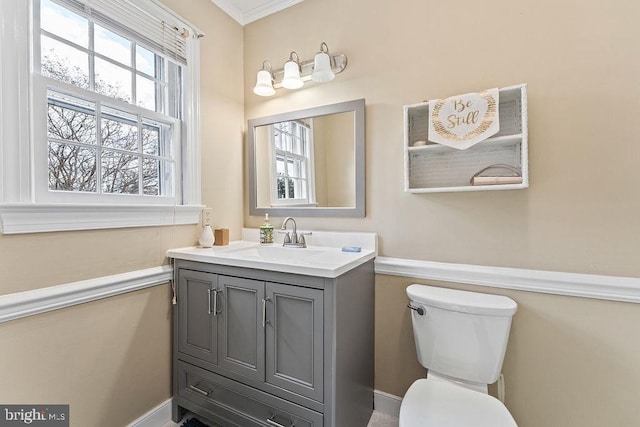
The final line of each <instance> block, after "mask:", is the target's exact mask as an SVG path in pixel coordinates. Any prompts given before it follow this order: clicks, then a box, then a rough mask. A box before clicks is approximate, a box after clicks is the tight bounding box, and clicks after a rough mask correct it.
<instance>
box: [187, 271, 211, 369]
mask: <svg viewBox="0 0 640 427" xmlns="http://www.w3.org/2000/svg"><path fill="white" fill-rule="evenodd" d="M216 281H217V275H216V274H211V273H202V272H199V271H191V270H184V269H180V270H179V272H178V289H177V292H178V316H179V317H178V331H177V334H178V351H179V352H181V353H184V354H188V355H190V356H193V357H197V358H198V359H202V360H204V361H207V362H211V363H217V354H218V350H217V339H218V337H217V332H218V331H217V322H216V317H215V316H214V315H213V310H212V309H213V307H212V304H213V303H212V293H213V292H214V290H215V289H216Z"/></svg>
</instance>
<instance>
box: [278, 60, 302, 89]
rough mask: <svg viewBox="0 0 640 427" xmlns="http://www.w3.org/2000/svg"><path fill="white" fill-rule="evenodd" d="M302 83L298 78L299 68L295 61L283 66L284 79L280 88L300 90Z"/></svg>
mask: <svg viewBox="0 0 640 427" xmlns="http://www.w3.org/2000/svg"><path fill="white" fill-rule="evenodd" d="M303 85H304V82H303V81H302V79H301V78H300V66H298V63H297V62H295V61H289V62H287V63H286V64H284V78H283V79H282V87H284V88H287V89H300V88H301V87H302V86H303Z"/></svg>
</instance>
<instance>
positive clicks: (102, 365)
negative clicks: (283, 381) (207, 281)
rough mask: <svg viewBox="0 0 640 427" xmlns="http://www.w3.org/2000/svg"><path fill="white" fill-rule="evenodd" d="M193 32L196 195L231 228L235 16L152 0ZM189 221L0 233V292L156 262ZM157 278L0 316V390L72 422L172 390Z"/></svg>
mask: <svg viewBox="0 0 640 427" xmlns="http://www.w3.org/2000/svg"><path fill="white" fill-rule="evenodd" d="M163 3H165V4H166V5H168V6H169V7H171V8H173V9H174V10H176V11H177V12H178V13H180V14H182V16H184V17H185V18H186V19H187V20H189V21H190V22H192V23H193V24H194V25H196V26H197V27H199V29H200V30H202V31H203V32H205V33H206V37H205V38H203V39H202V40H201V94H200V96H201V112H202V117H201V127H202V128H201V133H202V203H203V204H206V205H208V206H211V207H213V224H214V226H216V227H220V226H223V227H228V228H229V229H230V233H231V237H232V238H235V239H237V238H239V237H240V233H241V228H242V222H243V221H242V209H243V206H242V179H243V178H242V171H241V168H240V165H241V164H242V140H243V133H242V132H243V123H244V110H243V82H242V27H241V26H240V25H239V24H237V23H236V22H235V21H233V20H232V19H231V18H229V17H228V16H227V15H226V14H224V13H223V12H222V11H221V10H220V9H218V8H217V7H216V6H214V4H213V3H212V2H211V1H209V0H191V1H188V2H184V1H180V0H163ZM198 234H199V227H198V226H195V225H193V226H176V227H147V228H128V229H115V230H97V231H74V232H59V233H41V234H25V235H11V236H9V235H0V260H2V261H0V295H2V294H8V293H12V292H19V291H25V290H31V289H38V288H43V287H47V286H53V285H58V284H63V283H68V282H75V281H79V280H85V279H91V278H95V277H101V276H105V275H111V274H117V273H123V272H128V271H133V270H138V269H143V268H149V267H155V266H159V265H162V264H165V263H166V262H167V260H166V258H165V256H164V254H165V252H166V250H167V249H169V248H171V247H182V246H190V245H193V244H195V243H196V242H197V239H198ZM170 316H171V304H170V293H169V287H168V285H162V286H157V287H154V288H151V289H145V290H141V291H137V292H133V293H130V294H126V295H121V296H117V297H113V298H107V299H104V300H100V301H96V302H92V303H87V304H82V305H79V306H75V307H71V308H67V309H62V310H58V311H54V312H50V313H46V314H41V315H36V316H33V317H29V318H24V319H18V320H14V321H10V322H6V323H2V324H0V343H2V344H1V347H0V348H1V351H0V366H2V381H0V402H3V403H69V404H70V405H71V425H72V426H75V427H80V426H96V427H98V426H105V427H112V426H117V425H125V424H127V423H129V422H131V421H133V420H134V419H135V418H137V417H139V416H140V415H142V414H144V413H146V412H147V411H149V410H150V409H151V408H153V407H154V406H156V405H158V404H160V403H161V402H163V401H164V400H166V399H168V398H169V397H170V396H171V388H170V384H171V376H170V375H171V371H170V366H171V365H170V358H171V352H170V339H171V325H170Z"/></svg>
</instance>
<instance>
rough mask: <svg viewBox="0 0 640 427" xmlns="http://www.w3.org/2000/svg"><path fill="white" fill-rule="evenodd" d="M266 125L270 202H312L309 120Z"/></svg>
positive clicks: (313, 187) (311, 151) (287, 204)
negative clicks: (269, 159)
mask: <svg viewBox="0 0 640 427" xmlns="http://www.w3.org/2000/svg"><path fill="white" fill-rule="evenodd" d="M269 128H270V129H269V134H270V137H271V143H270V148H271V174H270V182H271V203H272V205H273V206H308V205H315V185H314V182H315V180H314V167H313V151H314V150H313V120H312V119H299V120H291V121H287V122H280V123H274V124H273V125H271V126H270V127H269Z"/></svg>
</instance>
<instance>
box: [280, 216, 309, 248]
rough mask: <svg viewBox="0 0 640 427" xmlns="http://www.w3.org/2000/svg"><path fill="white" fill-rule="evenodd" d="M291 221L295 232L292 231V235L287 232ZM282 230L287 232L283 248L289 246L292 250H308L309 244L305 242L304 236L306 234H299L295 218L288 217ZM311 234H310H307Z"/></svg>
mask: <svg viewBox="0 0 640 427" xmlns="http://www.w3.org/2000/svg"><path fill="white" fill-rule="evenodd" d="M289 221H291V222H293V230H291V234H289V232H288V231H286V230H287V224H288V223H289ZM282 229H283V230H285V232H286V235H285V236H284V243H282V246H287V247H290V248H306V247H307V242H305V240H304V234H305V233H300V234H298V228H297V225H296V220H295V219H293V217H290V216H288V217H286V218H285V219H284V222H283V223H282ZM307 234H310V233H307Z"/></svg>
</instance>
